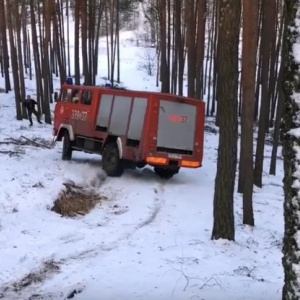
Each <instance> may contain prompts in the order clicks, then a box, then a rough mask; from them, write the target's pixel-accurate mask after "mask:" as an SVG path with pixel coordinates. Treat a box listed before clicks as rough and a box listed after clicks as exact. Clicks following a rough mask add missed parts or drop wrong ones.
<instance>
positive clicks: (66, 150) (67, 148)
mask: <svg viewBox="0 0 300 300" xmlns="http://www.w3.org/2000/svg"><path fill="white" fill-rule="evenodd" d="M71 158H72V145H71V140H70V135H69V132H68V131H67V130H65V132H64V135H63V149H62V160H70V159H71Z"/></svg>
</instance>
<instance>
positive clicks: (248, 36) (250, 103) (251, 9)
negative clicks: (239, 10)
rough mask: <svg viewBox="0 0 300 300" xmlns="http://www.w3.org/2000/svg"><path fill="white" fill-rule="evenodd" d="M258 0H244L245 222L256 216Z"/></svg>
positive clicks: (242, 181)
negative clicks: (254, 160)
mask: <svg viewBox="0 0 300 300" xmlns="http://www.w3.org/2000/svg"><path fill="white" fill-rule="evenodd" d="M258 8H259V0H243V53H242V90H243V93H242V116H241V152H240V165H239V192H242V193H243V224H247V225H251V226H254V217H253V205H252V195H253V125H254V120H253V115H254V99H255V75H256V55H257V49H256V47H257V36H258Z"/></svg>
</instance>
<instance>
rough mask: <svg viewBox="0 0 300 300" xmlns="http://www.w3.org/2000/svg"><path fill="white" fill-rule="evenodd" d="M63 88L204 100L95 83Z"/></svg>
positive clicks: (70, 85) (67, 85)
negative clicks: (115, 87) (114, 87)
mask: <svg viewBox="0 0 300 300" xmlns="http://www.w3.org/2000/svg"><path fill="white" fill-rule="evenodd" d="M62 88H67V89H73V90H74V89H75V90H76V89H78V90H89V91H91V90H97V91H105V92H109V93H117V94H122V95H126V94H130V95H131V94H132V93H135V95H137V96H141V95H142V96H153V95H155V96H158V97H167V98H169V99H170V98H171V99H172V98H173V99H174V100H175V99H176V100H178V99H182V100H186V99H187V98H188V99H189V101H191V100H192V101H195V102H203V100H202V99H196V98H190V97H185V96H178V95H174V94H168V93H160V92H150V91H138V90H124V89H113V88H111V87H104V86H94V85H76V84H65V83H64V84H62Z"/></svg>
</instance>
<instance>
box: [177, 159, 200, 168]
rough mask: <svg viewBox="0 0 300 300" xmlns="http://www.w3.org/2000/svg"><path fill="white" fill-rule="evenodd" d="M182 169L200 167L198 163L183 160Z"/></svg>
mask: <svg viewBox="0 0 300 300" xmlns="http://www.w3.org/2000/svg"><path fill="white" fill-rule="evenodd" d="M181 166H182V167H190V168H197V167H199V166H200V163H199V162H198V161H190V160H182V161H181Z"/></svg>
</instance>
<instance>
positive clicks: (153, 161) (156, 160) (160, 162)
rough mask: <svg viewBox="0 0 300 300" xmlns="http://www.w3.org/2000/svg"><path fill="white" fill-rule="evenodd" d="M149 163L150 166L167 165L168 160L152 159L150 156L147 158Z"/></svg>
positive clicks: (161, 158)
mask: <svg viewBox="0 0 300 300" xmlns="http://www.w3.org/2000/svg"><path fill="white" fill-rule="evenodd" d="M146 161H147V163H149V164H165V163H166V162H167V159H166V158H163V157H152V156H148V157H147V158H146Z"/></svg>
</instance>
